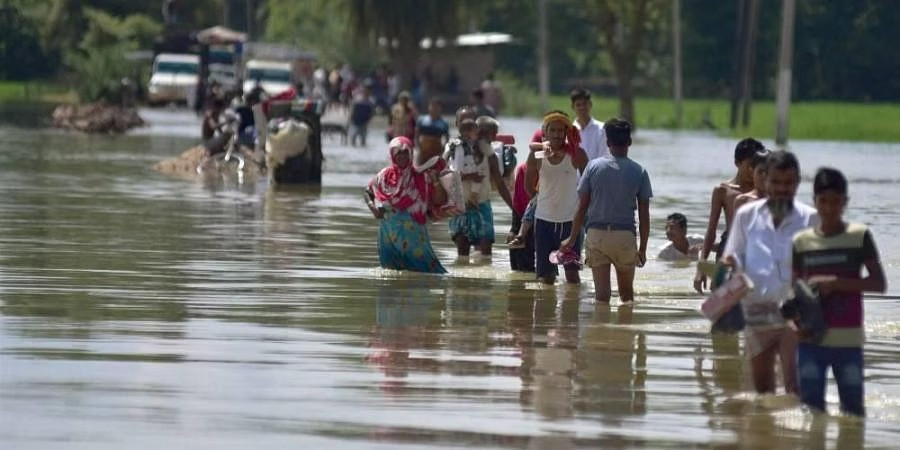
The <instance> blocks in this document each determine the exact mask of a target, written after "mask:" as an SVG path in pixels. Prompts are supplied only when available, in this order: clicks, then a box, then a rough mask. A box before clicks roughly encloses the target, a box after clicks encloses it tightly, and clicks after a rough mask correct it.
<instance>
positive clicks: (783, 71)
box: [775, 0, 795, 148]
mask: <svg viewBox="0 0 900 450" xmlns="http://www.w3.org/2000/svg"><path fill="white" fill-rule="evenodd" d="M783 1H784V3H782V8H781V47H780V49H779V51H778V77H777V78H778V81H777V84H776V85H775V110H776V112H775V144H776V145H777V146H778V147H780V148H784V147H786V146H787V141H788V125H789V119H790V108H791V77H792V75H791V73H792V70H791V65H792V61H793V56H794V13H795V3H794V0H783Z"/></svg>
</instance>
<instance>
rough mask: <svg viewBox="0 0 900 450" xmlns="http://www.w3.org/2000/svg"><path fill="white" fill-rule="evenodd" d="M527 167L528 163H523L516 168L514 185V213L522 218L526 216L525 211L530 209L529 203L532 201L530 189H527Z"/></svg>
mask: <svg viewBox="0 0 900 450" xmlns="http://www.w3.org/2000/svg"><path fill="white" fill-rule="evenodd" d="M526 167H527V164H526V163H521V164H519V165H518V166H516V174H515V181H514V183H513V196H512V201H513V202H512V203H513V211H515V212H516V214H518V215H520V216H521V215H523V214H525V209H527V208H528V202H529V201H531V196H530V195H528V189H526V188H525V170H526Z"/></svg>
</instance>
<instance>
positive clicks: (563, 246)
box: [559, 236, 575, 251]
mask: <svg viewBox="0 0 900 450" xmlns="http://www.w3.org/2000/svg"><path fill="white" fill-rule="evenodd" d="M573 245H575V238H574V237H572V236H569V237H567V238H565V239H563V241H562V242H560V243H559V250H560V251H562V250H568V249H570V248H572V246H573Z"/></svg>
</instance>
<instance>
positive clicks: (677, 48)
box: [672, 0, 683, 128]
mask: <svg viewBox="0 0 900 450" xmlns="http://www.w3.org/2000/svg"><path fill="white" fill-rule="evenodd" d="M672 47H673V48H672V50H673V51H672V57H673V58H674V60H675V61H674V64H673V66H674V67H673V69H674V72H675V73H674V74H673V76H674V80H673V82H672V89H673V91H674V92H673V96H674V97H675V127H676V128H681V118H682V108H681V107H682V94H683V93H682V89H683V87H682V80H681V0H674V1H673V3H672Z"/></svg>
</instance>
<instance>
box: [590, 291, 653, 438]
mask: <svg viewBox="0 0 900 450" xmlns="http://www.w3.org/2000/svg"><path fill="white" fill-rule="evenodd" d="M612 309H613V307H612V306H610V305H609V304H602V303H598V304H595V305H594V316H593V323H592V324H591V325H590V326H589V327H586V329H585V330H584V332H583V337H582V339H583V345H582V347H581V348H580V351H579V358H578V363H579V367H580V370H579V375H580V377H579V395H578V398H579V400H580V401H579V410H581V411H583V412H587V413H599V414H601V416H602V420H603V421H604V422H605V423H609V424H614V425H619V424H621V423H622V422H623V420H626V419H627V417H628V416H630V415H642V414H645V413H646V412H647V393H646V380H647V338H646V335H645V333H644V332H642V331H639V330H638V329H636V328H634V327H632V326H631V325H632V323H633V320H634V305H633V304H623V305H620V306H619V307H618V308H616V310H615V311H613V310H612Z"/></svg>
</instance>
